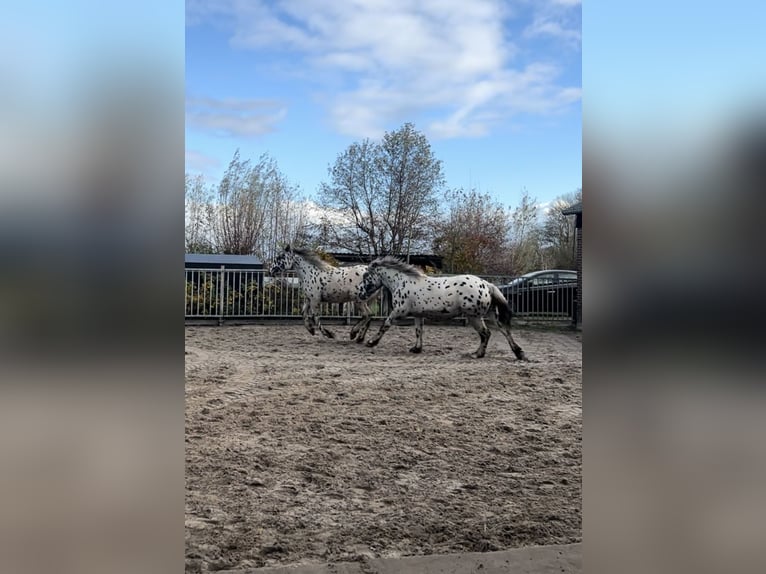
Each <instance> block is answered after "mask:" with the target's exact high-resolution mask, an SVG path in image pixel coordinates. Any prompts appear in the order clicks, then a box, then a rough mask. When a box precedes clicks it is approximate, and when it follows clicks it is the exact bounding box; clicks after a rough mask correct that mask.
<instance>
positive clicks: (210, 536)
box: [186, 322, 582, 572]
mask: <svg viewBox="0 0 766 574" xmlns="http://www.w3.org/2000/svg"><path fill="white" fill-rule="evenodd" d="M377 325H378V323H377V322H376V323H375V324H373V327H372V329H371V333H372V332H374V330H376V329H377ZM331 328H332V329H333V330H334V331H335V332H336V334H337V336H338V337H337V339H335V340H330V339H325V338H322V337H320V336H317V337H312V336H311V335H309V334H308V333H307V332H306V331H305V329H304V328H303V326H302V325H298V324H295V325H288V326H284V325H248V326H224V327H204V326H199V327H187V328H186V353H187V354H186V569H187V572H206V571H215V570H221V569H234V568H253V567H260V566H270V565H278V564H306V563H318V562H328V561H354V560H364V559H365V557H396V556H405V555H424V554H447V553H454V552H476V551H479V552H486V551H493V550H502V549H507V548H513V547H519V546H526V545H543V544H566V543H571V542H579V541H581V484H580V472H581V437H582V406H581V405H582V403H581V382H582V346H581V343H580V341H579V336H578V335H576V334H574V333H556V332H546V331H531V330H515V331H514V338H515V339H516V341H517V342H518V343H519V344H520V345H521V346H522V348H524V350H525V352H526V353H527V356H528V357H529V359H530V361H529V362H524V363H522V362H518V361H516V360H515V358H514V356H513V354H512V353H511V350H510V349H509V347H508V344H507V342H506V341H505V338H504V337H503V336H502V334H500V333H499V332H494V333H493V336H492V339H491V340H490V343H489V347H488V350H487V356H486V357H485V358H484V359H472V358H470V357H469V353H470V352H472V351H474V350H475V349H476V347H477V346H478V336H477V335H476V333H475V332H474V331H473V329H471V328H470V327H461V326H432V325H426V328H425V331H424V348H423V353H422V354H420V355H414V354H411V353H409V352H408V351H407V349H408V348H409V347H410V346H411V345H412V344H413V342H414V329H413V328H412V327H392V329H391V330H390V331H389V332H388V333H387V334H386V336H385V337H384V338H383V340H382V341H381V343H380V345H379V346H378V347H376V348H374V349H370V348H367V347H365V346H363V345H358V344H356V343H353V342H351V341H350V340H348V339H347V338H346V337H347V334H348V331H349V327H346V326H342V325H341V326H338V325H333V326H331ZM368 336H369V335H368Z"/></svg>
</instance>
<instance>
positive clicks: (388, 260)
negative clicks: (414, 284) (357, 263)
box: [370, 255, 426, 277]
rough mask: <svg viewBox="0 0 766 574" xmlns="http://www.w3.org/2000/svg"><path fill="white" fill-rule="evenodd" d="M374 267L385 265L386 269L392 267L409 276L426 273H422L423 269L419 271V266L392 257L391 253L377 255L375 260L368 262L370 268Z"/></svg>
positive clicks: (421, 275) (420, 275)
mask: <svg viewBox="0 0 766 574" xmlns="http://www.w3.org/2000/svg"><path fill="white" fill-rule="evenodd" d="M375 267H385V268H386V269H393V270H394V271H399V272H401V273H404V274H405V275H407V276H409V277H426V274H425V273H423V271H421V270H420V268H418V267H415V266H414V265H410V264H409V263H405V262H404V261H402V260H401V259H397V258H396V257H393V256H391V255H386V256H385V257H378V258H377V259H376V260H375V261H373V262H372V263H370V268H375Z"/></svg>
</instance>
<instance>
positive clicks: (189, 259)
mask: <svg viewBox="0 0 766 574" xmlns="http://www.w3.org/2000/svg"><path fill="white" fill-rule="evenodd" d="M184 262H185V263H196V264H203V265H216V266H218V265H263V261H261V259H260V258H259V257H256V256H255V255H223V254H220V253H216V254H207V253H187V254H186V255H185V257H184Z"/></svg>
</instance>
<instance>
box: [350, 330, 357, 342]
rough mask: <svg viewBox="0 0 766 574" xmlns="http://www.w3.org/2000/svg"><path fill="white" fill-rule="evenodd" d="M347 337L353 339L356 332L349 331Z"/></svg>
mask: <svg viewBox="0 0 766 574" xmlns="http://www.w3.org/2000/svg"><path fill="white" fill-rule="evenodd" d="M348 338H349V339H351V340H353V339H355V338H356V333H354V332H353V331H352V332H351V333H349V334H348Z"/></svg>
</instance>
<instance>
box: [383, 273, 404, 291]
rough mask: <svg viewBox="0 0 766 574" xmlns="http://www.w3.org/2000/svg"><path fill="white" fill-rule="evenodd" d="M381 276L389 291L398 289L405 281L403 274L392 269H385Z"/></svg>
mask: <svg viewBox="0 0 766 574" xmlns="http://www.w3.org/2000/svg"><path fill="white" fill-rule="evenodd" d="M380 276H381V278H382V280H383V285H385V286H386V287H388V288H389V289H393V288H396V286H397V285H399V283H402V282H403V281H404V276H403V275H402V274H401V273H397V272H396V271H393V270H391V269H384V270H383V271H382V273H381V274H380Z"/></svg>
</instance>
